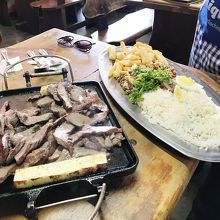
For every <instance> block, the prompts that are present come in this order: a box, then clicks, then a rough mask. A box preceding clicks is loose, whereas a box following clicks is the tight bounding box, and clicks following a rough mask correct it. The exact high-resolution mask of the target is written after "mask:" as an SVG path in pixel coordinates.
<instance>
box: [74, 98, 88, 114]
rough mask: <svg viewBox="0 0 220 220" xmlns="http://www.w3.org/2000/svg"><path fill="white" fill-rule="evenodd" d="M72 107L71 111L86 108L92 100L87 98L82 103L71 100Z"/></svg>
mask: <svg viewBox="0 0 220 220" xmlns="http://www.w3.org/2000/svg"><path fill="white" fill-rule="evenodd" d="M72 104H73V107H72V112H79V111H82V110H85V109H86V110H88V109H89V108H90V106H91V105H92V100H89V99H87V100H86V101H85V102H83V103H78V102H72Z"/></svg>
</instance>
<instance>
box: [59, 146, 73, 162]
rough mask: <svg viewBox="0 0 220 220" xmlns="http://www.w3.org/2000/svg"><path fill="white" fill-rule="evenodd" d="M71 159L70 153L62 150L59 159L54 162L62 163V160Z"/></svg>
mask: <svg viewBox="0 0 220 220" xmlns="http://www.w3.org/2000/svg"><path fill="white" fill-rule="evenodd" d="M69 159H71V155H70V152H69V151H68V150H67V149H65V148H64V149H63V150H62V152H61V154H60V156H59V158H58V159H57V160H56V161H63V160H69Z"/></svg>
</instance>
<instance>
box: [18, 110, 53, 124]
mask: <svg viewBox="0 0 220 220" xmlns="http://www.w3.org/2000/svg"><path fill="white" fill-rule="evenodd" d="M17 114H18V117H19V119H20V122H22V123H23V124H25V125H27V126H30V125H34V124H37V123H41V122H46V121H48V120H49V119H51V118H53V113H45V114H43V115H39V116H38V115H37V116H31V117H27V118H25V119H24V118H23V117H20V115H19V113H17Z"/></svg>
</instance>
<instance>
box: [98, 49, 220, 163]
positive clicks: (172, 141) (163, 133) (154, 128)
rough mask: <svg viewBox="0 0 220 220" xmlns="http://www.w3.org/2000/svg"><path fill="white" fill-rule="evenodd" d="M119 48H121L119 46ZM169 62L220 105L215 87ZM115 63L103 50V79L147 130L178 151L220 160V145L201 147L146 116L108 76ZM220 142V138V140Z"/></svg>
mask: <svg viewBox="0 0 220 220" xmlns="http://www.w3.org/2000/svg"><path fill="white" fill-rule="evenodd" d="M117 49H118V50H119V48H117ZM168 62H169V64H170V65H171V66H173V67H174V69H175V70H176V73H177V75H186V76H188V77H191V78H192V79H194V80H195V81H196V82H197V83H199V84H200V85H202V86H203V87H204V89H205V91H206V94H207V95H208V96H209V97H211V98H212V100H213V102H214V103H215V104H216V105H218V106H220V96H219V95H218V94H216V93H215V91H214V90H213V89H211V88H210V87H209V86H207V85H206V84H205V83H204V82H203V81H202V80H200V79H199V78H198V77H196V76H195V75H194V74H192V73H190V72H189V71H188V70H186V69H184V68H182V67H181V66H179V65H178V64H176V63H175V62H173V61H171V60H168ZM112 65H113V63H112V61H111V60H109V58H108V52H107V50H105V51H103V52H102V53H101V54H100V55H99V71H100V75H101V79H102V81H103V83H104V85H105V87H106V89H107V90H108V92H109V93H110V95H111V96H112V97H113V98H114V100H115V101H116V102H117V103H118V104H119V105H120V106H121V107H122V109H123V110H124V111H125V112H127V114H129V115H130V116H131V117H132V118H133V119H134V120H135V121H136V122H137V123H139V124H140V125H141V126H143V127H144V128H145V129H146V130H148V131H149V132H151V133H152V134H153V135H155V136H156V137H157V138H159V139H160V140H162V141H164V142H165V143H166V144H168V145H170V146H171V147H173V148H174V149H176V150H177V151H179V152H181V153H183V154H184V155H186V156H189V157H192V158H195V159H198V160H203V161H209V162H220V145H219V147H217V148H209V149H208V150H202V149H199V147H198V146H195V145H193V144H191V143H189V142H187V141H185V140H183V139H181V138H180V137H178V136H177V135H176V134H175V133H174V132H172V131H170V130H167V129H165V128H163V127H161V126H160V125H155V124H151V123H150V122H149V121H148V120H147V118H146V117H144V116H143V114H142V113H141V109H140V108H139V107H138V106H137V105H134V104H132V103H131V102H130V101H129V98H128V96H126V95H122V94H121V93H122V92H123V90H122V88H121V86H120V85H119V83H118V82H117V80H115V79H113V78H110V79H109V78H108V73H109V70H110V69H111V67H112ZM219 143H220V140H219Z"/></svg>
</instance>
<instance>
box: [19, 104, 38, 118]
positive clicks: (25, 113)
mask: <svg viewBox="0 0 220 220" xmlns="http://www.w3.org/2000/svg"><path fill="white" fill-rule="evenodd" d="M39 112H40V109H39V108H36V107H30V108H26V109H24V110H21V111H17V115H18V114H19V115H18V117H19V119H22V120H25V119H26V118H28V117H31V116H35V115H38V113H39Z"/></svg>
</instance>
